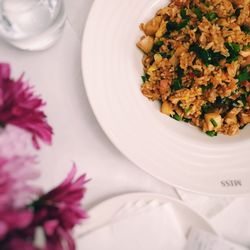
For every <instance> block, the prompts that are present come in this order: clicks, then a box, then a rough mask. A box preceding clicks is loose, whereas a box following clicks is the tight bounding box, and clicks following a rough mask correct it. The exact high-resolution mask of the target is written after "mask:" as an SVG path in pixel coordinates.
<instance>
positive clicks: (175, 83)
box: [171, 65, 184, 91]
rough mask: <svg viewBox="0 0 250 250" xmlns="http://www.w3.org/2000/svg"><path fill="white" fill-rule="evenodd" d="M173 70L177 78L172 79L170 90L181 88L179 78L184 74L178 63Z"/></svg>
mask: <svg viewBox="0 0 250 250" xmlns="http://www.w3.org/2000/svg"><path fill="white" fill-rule="evenodd" d="M175 72H176V74H177V78H176V79H174V80H173V83H172V85H171V90H172V91H176V90H179V89H181V88H182V80H181V78H182V77H183V76H184V70H183V69H182V68H181V67H180V65H178V66H177V68H176V70H175Z"/></svg>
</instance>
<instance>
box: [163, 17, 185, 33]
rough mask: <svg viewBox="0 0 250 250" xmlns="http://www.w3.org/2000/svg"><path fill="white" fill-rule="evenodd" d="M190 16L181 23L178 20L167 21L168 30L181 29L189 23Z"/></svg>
mask: <svg viewBox="0 0 250 250" xmlns="http://www.w3.org/2000/svg"><path fill="white" fill-rule="evenodd" d="M189 20H190V18H187V19H185V20H183V21H182V22H180V23H177V22H171V21H170V22H168V23H167V32H172V31H179V30H181V29H182V28H184V27H186V26H187V24H188V23H189Z"/></svg>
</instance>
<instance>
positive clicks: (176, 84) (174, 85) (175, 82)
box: [171, 79, 182, 91]
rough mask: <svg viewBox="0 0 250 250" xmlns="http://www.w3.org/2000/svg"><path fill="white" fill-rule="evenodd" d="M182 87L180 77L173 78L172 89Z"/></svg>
mask: <svg viewBox="0 0 250 250" xmlns="http://www.w3.org/2000/svg"><path fill="white" fill-rule="evenodd" d="M181 88H182V85H181V81H180V80H179V79H175V80H173V83H172V85H171V90H172V91H176V90H179V89H181Z"/></svg>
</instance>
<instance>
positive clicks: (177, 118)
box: [171, 114, 182, 121]
mask: <svg viewBox="0 0 250 250" xmlns="http://www.w3.org/2000/svg"><path fill="white" fill-rule="evenodd" d="M171 117H172V118H173V119H175V120H176V121H181V120H182V118H181V117H180V116H179V115H178V114H174V115H172V116H171Z"/></svg>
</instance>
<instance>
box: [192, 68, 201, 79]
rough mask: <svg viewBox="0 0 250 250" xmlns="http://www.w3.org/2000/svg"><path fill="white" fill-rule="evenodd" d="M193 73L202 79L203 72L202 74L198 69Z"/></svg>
mask: <svg viewBox="0 0 250 250" xmlns="http://www.w3.org/2000/svg"><path fill="white" fill-rule="evenodd" d="M193 73H194V74H195V76H197V77H200V76H201V72H200V71H199V70H197V69H194V70H193Z"/></svg>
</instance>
